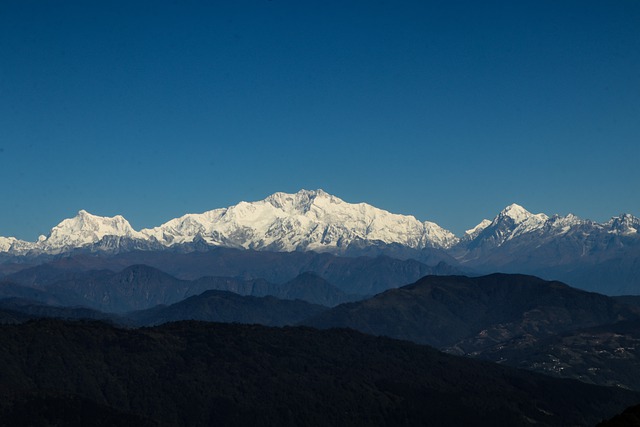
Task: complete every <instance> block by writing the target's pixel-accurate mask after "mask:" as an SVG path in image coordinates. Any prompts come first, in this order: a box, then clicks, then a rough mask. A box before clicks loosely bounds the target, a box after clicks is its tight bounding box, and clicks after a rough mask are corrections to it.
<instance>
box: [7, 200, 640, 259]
mask: <svg viewBox="0 0 640 427" xmlns="http://www.w3.org/2000/svg"><path fill="white" fill-rule="evenodd" d="M638 230H640V219H638V218H635V217H634V216H632V215H628V214H625V215H621V216H619V217H615V218H612V219H611V220H610V221H608V222H606V223H602V224H599V223H596V222H593V221H589V220H583V219H580V218H578V217H576V216H575V215H571V214H569V215H567V216H558V215H554V216H552V217H549V216H547V215H546V214H543V213H539V214H533V213H531V212H529V211H527V210H526V209H524V208H523V207H522V206H520V205H517V204H512V205H510V206H507V207H506V208H505V209H503V210H502V211H501V212H500V213H499V214H498V215H496V217H495V218H494V219H493V220H491V221H489V220H483V221H482V222H480V223H479V224H478V225H477V226H476V227H474V228H472V229H470V230H467V231H466V232H465V234H464V235H463V236H462V237H461V238H458V237H456V236H455V235H454V234H453V233H451V232H450V231H448V230H445V229H443V228H442V227H440V226H439V225H437V224H435V223H433V222H430V221H424V222H421V221H419V220H417V219H416V218H415V217H413V216H411V215H399V214H393V213H390V212H387V211H385V210H382V209H379V208H376V207H374V206H371V205H369V204H366V203H355V204H354V203H348V202H345V201H343V200H342V199H340V198H338V197H336V196H333V195H330V194H328V193H326V192H324V191H322V190H315V191H307V190H301V191H299V192H297V193H294V194H288V193H275V194H273V195H271V196H269V197H267V198H266V199H264V200H260V201H256V202H240V203H238V204H237V205H234V206H231V207H228V208H221V209H214V210H211V211H208V212H204V213H199V214H187V215H184V216H182V217H180V218H175V219H172V220H170V221H168V222H166V223H164V224H162V225H160V226H158V227H155V228H150V229H143V230H140V231H136V230H134V229H133V228H132V227H131V225H130V224H129V222H128V221H127V220H126V219H125V218H123V217H122V216H120V215H117V216H114V217H101V216H96V215H92V214H90V213H88V212H86V211H84V210H82V211H80V212H78V214H77V215H76V216H75V217H73V218H69V219H65V220H64V221H62V222H61V223H60V224H58V225H57V226H55V227H53V228H52V229H51V232H50V233H49V235H48V236H41V237H40V239H39V240H38V241H37V242H25V241H21V240H18V239H15V238H13V237H8V238H5V237H0V253H4V254H6V255H24V254H33V255H38V254H59V253H65V252H69V251H72V250H75V249H78V248H81V249H82V248H86V249H87V250H90V251H94V252H122V251H125V252H126V251H129V250H133V249H142V250H162V249H164V248H169V247H175V246H177V245H203V246H205V247H206V246H222V247H232V248H241V249H242V248H243V249H253V250H266V251H286V252H291V251H309V250H313V251H317V252H330V253H334V254H350V255H354V254H356V255H357V254H369V255H376V254H388V255H389V256H397V257H405V258H406V257H418V258H419V257H421V256H424V259H426V255H425V253H423V252H421V251H425V250H435V251H440V253H442V252H443V251H446V252H448V254H449V255H450V256H452V257H454V258H455V259H453V258H451V259H450V260H448V261H447V262H449V263H456V262H460V263H462V264H463V265H466V266H470V267H473V268H475V267H477V266H482V267H483V268H485V269H489V270H491V269H496V268H498V267H501V266H505V265H516V266H517V267H519V266H522V265H523V262H524V261H523V260H526V263H528V265H534V264H535V265H541V264H545V265H547V264H551V265H555V264H557V263H561V262H563V260H567V259H571V260H576V259H580V258H581V257H582V258H584V257H589V256H593V255H594V254H598V256H599V258H598V259H606V258H607V256H609V255H606V256H605V255H602V254H604V253H607V254H608V253H611V251H612V250H613V249H616V250H619V249H620V248H624V247H627V246H628V245H630V244H634V245H635V244H636V242H640V237H639V234H638ZM638 245H640V243H638ZM369 248H375V250H373V251H372V250H369ZM550 254H553V255H550ZM443 256H445V257H446V256H448V255H446V254H444V255H443ZM440 259H443V258H440ZM456 260H457V261H456ZM436 262H437V261H436ZM572 262H573V261H572ZM514 269H515V267H514Z"/></svg>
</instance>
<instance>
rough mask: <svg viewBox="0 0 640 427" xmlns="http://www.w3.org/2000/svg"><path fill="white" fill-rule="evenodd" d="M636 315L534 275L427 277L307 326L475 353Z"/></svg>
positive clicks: (337, 309) (598, 297)
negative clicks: (515, 340)
mask: <svg viewBox="0 0 640 427" xmlns="http://www.w3.org/2000/svg"><path fill="white" fill-rule="evenodd" d="M637 317H638V314H637V311H636V310H634V309H633V308H630V307H628V306H625V305H621V304H619V303H617V302H616V301H614V300H612V299H610V298H608V297H605V296H603V295H599V294H594V293H589V292H584V291H579V290H577V289H573V288H570V287H568V286H566V285H564V284H562V283H559V282H546V281H544V280H541V279H538V278H536V277H532V276H523V275H505V274H493V275H489V276H484V277H477V278H469V277H464V276H448V277H447V276H428V277H425V278H423V279H421V280H419V281H418V282H416V283H414V284H413V285H409V286H405V287H402V288H399V289H392V290H389V291H386V292H384V293H381V294H379V295H376V296H374V297H372V298H370V299H368V300H364V301H359V302H355V303H347V304H342V305H339V306H337V307H335V308H333V309H331V310H329V311H327V312H324V313H322V314H320V315H318V316H316V317H314V318H311V319H309V320H306V321H305V322H304V323H305V324H307V325H310V326H316V327H322V328H329V327H350V328H354V329H356V330H360V331H362V332H365V333H370V334H374V335H385V336H389V337H393V338H400V339H407V340H411V341H414V342H417V343H424V344H430V345H434V346H436V347H439V348H447V349H448V350H449V351H452V352H458V353H463V354H464V353H472V352H474V351H478V350H480V349H482V348H485V347H489V346H493V345H496V344H498V343H500V342H504V341H507V340H510V339H512V338H515V337H518V336H523V335H525V336H526V335H529V336H533V337H536V338H540V337H544V336H547V335H549V334H554V333H558V332H561V331H566V330H572V329H578V328H582V327H588V326H595V325H602V324H606V323H614V322H616V321H619V320H623V319H635V318H637Z"/></svg>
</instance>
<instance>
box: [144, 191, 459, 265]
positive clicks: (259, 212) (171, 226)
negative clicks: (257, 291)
mask: <svg viewBox="0 0 640 427" xmlns="http://www.w3.org/2000/svg"><path fill="white" fill-rule="evenodd" d="M141 233H142V234H144V235H146V236H148V237H149V238H154V239H156V240H157V241H158V242H160V243H162V244H163V245H165V246H170V245H173V244H176V243H187V242H191V241H193V239H194V238H195V237H196V236H197V237H198V238H201V239H203V240H204V241H205V242H207V243H208V244H210V245H220V246H228V247H237V248H245V249H256V250H275V251H288V252H290V251H295V250H314V251H318V252H334V253H341V252H344V251H345V250H346V249H347V248H348V247H349V245H350V244H351V243H353V242H356V241H361V242H362V241H364V242H382V243H386V244H392V243H395V244H400V245H402V246H406V247H409V248H412V249H422V248H426V247H430V248H448V247H451V246H453V245H454V244H456V243H457V242H458V239H457V238H456V237H455V235H454V234H453V233H451V232H450V231H447V230H445V229H443V228H442V227H440V226H438V225H437V224H435V223H433V222H429V221H426V222H420V221H418V220H417V219H416V218H415V217H413V216H408V215H398V214H392V213H389V212H387V211H384V210H382V209H378V208H375V207H373V206H371V205H368V204H366V203H358V204H352V203H347V202H345V201H343V200H341V199H339V198H338V197H336V196H332V195H330V194H327V193H326V192H324V191H322V190H317V191H306V190H302V191H300V192H298V193H295V194H287V193H275V194H273V195H271V196H269V197H267V198H266V199H264V200H261V201H258V202H253V203H248V202H241V203H239V204H237V205H235V206H231V207H229V208H226V209H216V210H212V211H208V212H205V213H202V214H188V215H184V216H182V217H180V218H176V219H173V220H171V221H169V222H167V223H165V224H163V225H161V226H159V227H156V228H153V229H145V230H142V231H141Z"/></svg>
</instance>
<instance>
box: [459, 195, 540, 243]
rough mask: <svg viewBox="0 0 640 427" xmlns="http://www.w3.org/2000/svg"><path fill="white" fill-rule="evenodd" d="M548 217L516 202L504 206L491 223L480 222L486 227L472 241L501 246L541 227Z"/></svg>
mask: <svg viewBox="0 0 640 427" xmlns="http://www.w3.org/2000/svg"><path fill="white" fill-rule="evenodd" d="M548 219H549V217H548V216H547V215H545V214H543V213H540V214H532V213H531V212H529V211H528V210H526V209H525V208H523V207H522V206H520V205H518V204H515V203H514V204H511V205H509V206H507V207H506V208H504V209H503V210H502V211H501V212H500V213H499V214H498V215H497V216H496V217H495V218H494V219H493V221H491V223H490V224H486V222H484V221H483V222H482V223H480V224H482V225H483V226H484V228H483V229H482V230H481V231H479V232H477V233H476V235H475V237H474V238H472V240H471V243H472V244H473V245H474V246H487V245H488V246H491V247H497V246H501V245H502V244H504V243H505V242H506V241H509V240H512V239H514V238H516V237H518V236H520V235H523V234H527V233H530V232H532V231H535V230H539V229H541V228H542V227H544V225H545V223H546V222H547V220H548ZM476 228H477V227H476ZM473 230H474V229H472V230H470V231H473Z"/></svg>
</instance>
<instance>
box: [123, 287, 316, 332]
mask: <svg viewBox="0 0 640 427" xmlns="http://www.w3.org/2000/svg"><path fill="white" fill-rule="evenodd" d="M326 309H327V308H326V307H322V306H319V305H313V304H309V303H307V302H304V301H301V300H296V301H292V300H282V299H278V298H274V297H271V296H267V297H252V296H242V295H238V294H234V293H233V292H225V291H216V290H210V291H206V292H204V293H202V294H200V295H196V296H192V297H189V298H187V299H185V300H183V301H180V302H178V303H175V304H172V305H170V306H158V307H154V308H151V309H148V310H144V311H139V312H134V313H128V314H127V318H129V319H132V320H133V321H134V323H135V324H136V325H139V326H152V325H159V324H162V323H166V322H175V321H178V320H202V321H207V322H225V323H234V322H236V323H256V324H260V325H267V326H284V325H294V324H296V323H298V322H300V321H301V320H303V319H306V318H307V317H309V316H313V315H315V314H318V313H321V312H323V311H324V310H326Z"/></svg>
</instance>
